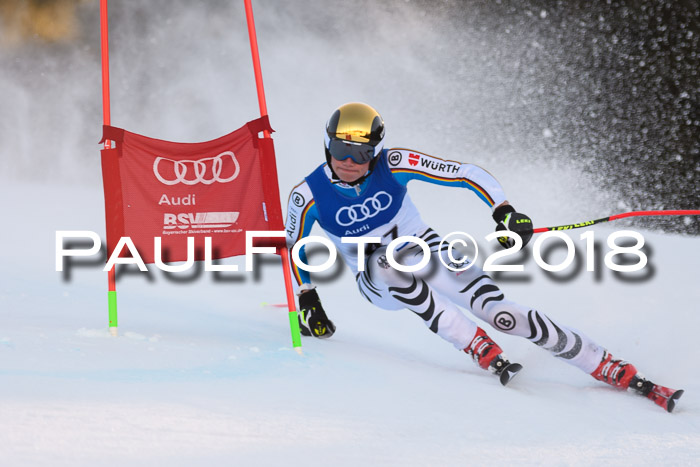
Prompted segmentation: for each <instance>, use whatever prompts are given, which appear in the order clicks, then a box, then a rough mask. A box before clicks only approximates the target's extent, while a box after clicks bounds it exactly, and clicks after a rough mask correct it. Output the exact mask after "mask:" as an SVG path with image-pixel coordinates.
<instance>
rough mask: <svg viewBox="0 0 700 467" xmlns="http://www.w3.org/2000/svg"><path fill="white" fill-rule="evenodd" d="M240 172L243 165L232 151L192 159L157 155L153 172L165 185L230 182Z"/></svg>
mask: <svg viewBox="0 0 700 467" xmlns="http://www.w3.org/2000/svg"><path fill="white" fill-rule="evenodd" d="M240 172H241V166H240V164H239V163H238V160H237V159H236V156H235V155H234V154H233V153H232V152H231V151H226V152H222V153H221V154H219V155H218V156H214V157H205V158H202V159H197V160H192V161H189V160H173V159H168V158H165V157H157V158H156V160H155V161H154V162H153V173H154V174H155V176H156V178H157V179H158V181H159V182H161V183H162V184H164V185H177V184H178V183H182V184H185V185H196V184H197V183H202V184H204V185H211V184H212V183H214V182H219V183H228V182H232V181H233V180H235V179H236V178H237V177H238V174H239V173H240Z"/></svg>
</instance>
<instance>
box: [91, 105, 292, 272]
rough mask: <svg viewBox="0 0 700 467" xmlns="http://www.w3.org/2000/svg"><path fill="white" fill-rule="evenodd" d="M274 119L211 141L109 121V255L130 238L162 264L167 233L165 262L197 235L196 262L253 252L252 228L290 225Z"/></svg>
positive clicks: (147, 258) (177, 257) (105, 166)
mask: <svg viewBox="0 0 700 467" xmlns="http://www.w3.org/2000/svg"><path fill="white" fill-rule="evenodd" d="M263 130H268V131H272V129H271V128H270V125H269V121H268V119H267V117H263V118H260V119H257V120H253V121H251V122H248V123H247V124H246V125H244V126H243V127H242V128H240V129H238V130H236V131H234V132H233V133H230V134H228V135H226V136H222V137H221V138H218V139H215V140H212V141H207V142H203V143H172V142H168V141H162V140H157V139H153V138H148V137H145V136H141V135H138V134H135V133H131V132H128V131H126V130H123V129H120V128H116V127H112V126H104V133H103V141H105V140H112V141H114V142H115V143H116V145H115V147H114V148H112V149H104V150H102V178H103V182H104V192H105V212H106V216H107V247H108V253H109V254H111V253H112V252H113V251H114V248H115V247H116V245H117V243H118V241H119V239H120V238H121V237H130V238H131V240H132V241H133V242H134V245H135V246H136V248H137V250H138V252H139V254H140V255H141V258H142V259H143V261H144V262H145V263H153V262H154V238H155V237H161V242H162V249H161V250H162V255H161V258H162V259H163V261H167V262H173V261H185V260H186V259H187V237H194V238H195V251H196V254H195V260H202V259H204V238H205V237H211V238H212V245H213V248H212V257H213V258H226V257H229V256H236V255H241V254H244V253H245V231H246V230H283V222H282V212H281V207H280V201H279V188H278V185H277V169H276V164H275V156H274V148H273V145H272V139H270V138H260V137H259V136H258V135H259V133H261V132H262V131H263Z"/></svg>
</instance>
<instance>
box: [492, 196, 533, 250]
mask: <svg viewBox="0 0 700 467" xmlns="http://www.w3.org/2000/svg"><path fill="white" fill-rule="evenodd" d="M493 220H495V221H496V223H498V225H497V226H496V232H498V231H499V230H510V231H511V232H515V233H516V234H518V235H520V238H522V240H523V247H524V246H525V245H527V242H529V241H530V239H531V238H532V233H533V232H532V220H531V219H530V218H529V217H527V216H526V215H525V214H520V213H519V212H515V209H514V208H513V206H511V205H510V204H506V205H505V206H501V207H499V208H496V210H495V211H494V212H493ZM498 243H500V244H501V245H502V246H503V248H511V247H512V246H513V245H515V240H513V239H512V238H510V237H505V236H503V237H498Z"/></svg>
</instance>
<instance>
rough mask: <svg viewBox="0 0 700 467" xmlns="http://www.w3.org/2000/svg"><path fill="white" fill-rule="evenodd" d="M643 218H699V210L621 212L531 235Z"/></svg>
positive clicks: (535, 231)
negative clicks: (631, 218)
mask: <svg viewBox="0 0 700 467" xmlns="http://www.w3.org/2000/svg"><path fill="white" fill-rule="evenodd" d="M645 216H700V210H693V209H686V210H665V211H630V212H623V213H622V214H614V215H612V216H608V217H601V218H600V219H595V220H592V221H586V222H579V223H578V224H565V225H557V226H554V227H539V228H537V229H533V233H542V232H547V231H550V230H571V229H580V228H581V227H588V226H590V225H595V224H601V223H603V222H610V221H614V220H617V219H623V218H625V217H645Z"/></svg>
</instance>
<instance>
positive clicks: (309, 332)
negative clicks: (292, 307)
mask: <svg viewBox="0 0 700 467" xmlns="http://www.w3.org/2000/svg"><path fill="white" fill-rule="evenodd" d="M299 330H300V331H301V335H302V336H314V337H318V338H321V339H326V338H328V337H331V336H332V335H333V333H334V332H335V324H333V321H331V320H330V319H328V316H326V312H325V311H324V309H323V306H321V299H320V298H318V293H317V292H316V289H312V290H309V291H308V292H303V293H302V294H301V295H299Z"/></svg>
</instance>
